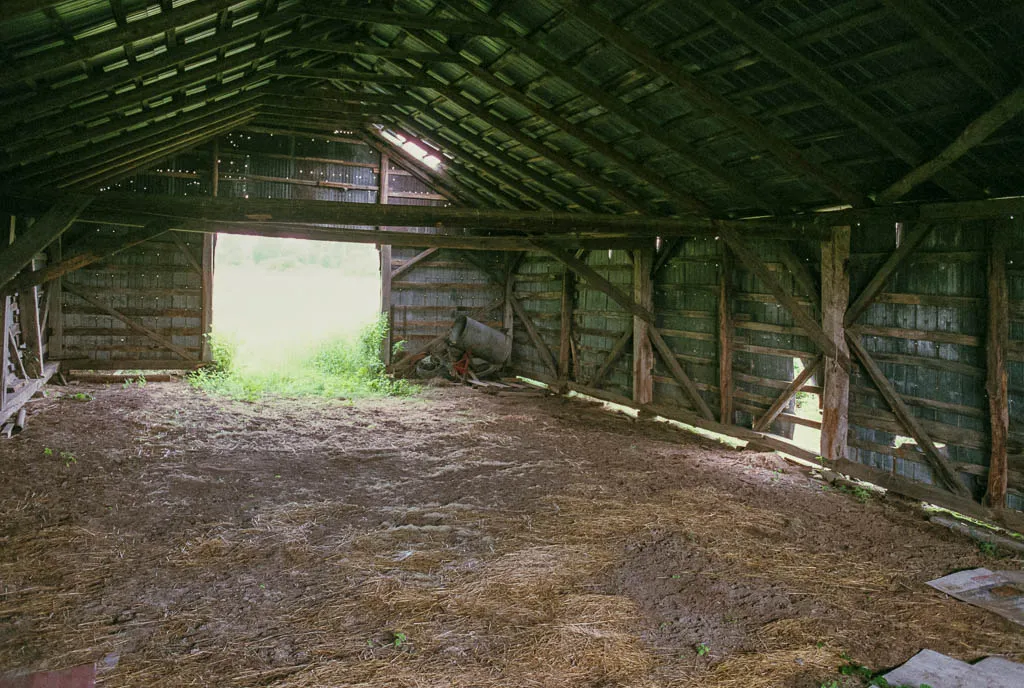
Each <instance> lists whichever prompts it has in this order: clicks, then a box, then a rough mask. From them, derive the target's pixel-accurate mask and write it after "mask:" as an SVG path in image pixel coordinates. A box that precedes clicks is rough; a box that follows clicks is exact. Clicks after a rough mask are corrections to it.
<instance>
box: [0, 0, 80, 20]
mask: <svg viewBox="0 0 1024 688" xmlns="http://www.w3.org/2000/svg"><path fill="white" fill-rule="evenodd" d="M61 2H64V0H4V3H3V4H2V5H0V22H5V21H10V20H11V19H16V18H17V17H20V16H21V15H23V14H28V13H29V12H36V11H38V10H45V9H49V8H51V7H54V6H55V5H59V4H60V3H61Z"/></svg>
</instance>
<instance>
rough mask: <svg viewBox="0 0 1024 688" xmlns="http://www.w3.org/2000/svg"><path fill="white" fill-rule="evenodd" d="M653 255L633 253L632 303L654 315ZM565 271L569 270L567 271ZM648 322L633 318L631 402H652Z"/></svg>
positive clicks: (642, 252) (651, 350)
mask: <svg viewBox="0 0 1024 688" xmlns="http://www.w3.org/2000/svg"><path fill="white" fill-rule="evenodd" d="M653 262H654V253H653V251H652V250H651V249H638V250H636V251H633V300H634V301H635V302H636V303H637V304H639V305H640V306H641V307H642V308H645V309H647V310H648V311H651V312H652V313H653V312H654V289H653V284H652V280H651V270H652V267H653V265H652V264H653ZM567 269H568V268H567ZM649 330H650V323H649V322H648V321H647V320H645V319H644V318H641V317H639V316H636V315H634V316H633V402H634V403H636V404H650V403H651V402H652V401H654V380H653V379H652V377H651V373H652V371H653V370H654V349H653V348H652V347H651V339H650V335H649Z"/></svg>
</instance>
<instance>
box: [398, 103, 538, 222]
mask: <svg viewBox="0 0 1024 688" xmlns="http://www.w3.org/2000/svg"><path fill="white" fill-rule="evenodd" d="M387 119H388V120H389V121H393V122H394V123H396V124H397V125H400V126H401V127H402V128H403V129H404V130H405V131H408V132H410V133H413V134H421V133H422V130H423V129H424V128H426V125H424V124H422V123H420V122H418V121H415V120H413V119H412V118H411V117H409V116H406V115H404V114H402V113H398V112H396V114H395V115H394V116H391V117H388V118H387ZM436 133H437V132H436V130H434V131H431V134H434V135H435V136H436ZM452 135H453V134H451V133H449V134H448V136H449V137H450V136H452ZM461 138H462V139H463V141H465V137H461ZM484 143H485V142H484V141H483V140H482V139H480V140H478V141H474V144H475V145H477V146H478V147H479V148H480V150H481V151H483V155H484V157H483V158H481V157H480V156H479V155H476V154H475V153H473V151H471V150H469V149H467V148H466V147H465V145H464V144H463V145H458V144H452V145H454V146H455V147H456V151H455V152H457V153H458V154H459V155H458V156H457V157H455V159H454V160H452V161H451V162H450V165H451V166H452V168H453V169H455V170H456V172H457V173H458V174H459V175H460V176H467V175H468V176H471V177H474V178H476V179H480V180H481V182H486V178H485V177H484V175H487V176H490V177H491V178H493V179H494V180H495V182H496V183H497V184H496V185H497V186H498V191H500V192H501V193H503V194H504V195H505V196H506V197H508V198H512V196H511V195H510V194H509V193H508V191H506V189H508V190H511V191H514V192H515V193H516V194H517V203H516V206H515V207H519V208H523V207H525V206H524V201H526V200H530V201H532V203H533V204H534V206H537V207H539V208H540V209H541V210H554V209H556V208H557V207H558V206H557V205H556V204H554V203H553V202H551V201H550V200H549V199H548V197H547V193H542V192H539V191H537V190H534V189H530V188H528V187H527V186H525V182H524V181H523V180H522V179H521V178H520V179H517V178H515V177H513V176H512V175H511V174H509V173H508V172H505V171H504V170H502V169H501V168H500V167H499V164H498V163H497V162H495V160H500V159H502V158H495V159H488V158H487V157H486V155H487V149H486V146H483V145H481V144H484ZM504 156H507V154H504ZM514 164H515V163H514ZM478 165H479V166H480V167H477V166H478ZM510 169H515V170H517V173H518V172H519V168H518V165H517V166H516V167H510ZM534 181H535V183H537V182H536V180H534ZM502 187H505V188H502ZM542 188H545V187H543V186H542Z"/></svg>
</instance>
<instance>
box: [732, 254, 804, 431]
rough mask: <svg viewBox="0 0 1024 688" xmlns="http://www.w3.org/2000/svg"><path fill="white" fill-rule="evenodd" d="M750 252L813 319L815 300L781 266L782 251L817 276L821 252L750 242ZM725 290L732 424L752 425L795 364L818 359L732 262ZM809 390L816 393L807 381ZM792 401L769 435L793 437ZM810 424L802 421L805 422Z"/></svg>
mask: <svg viewBox="0 0 1024 688" xmlns="http://www.w3.org/2000/svg"><path fill="white" fill-rule="evenodd" d="M753 243H754V246H753V249H754V250H755V251H756V253H757V255H759V256H760V257H761V258H762V260H763V261H764V263H765V265H766V266H767V267H768V269H769V270H770V271H771V273H772V276H773V277H774V278H775V279H776V280H777V281H778V282H779V284H780V285H781V286H782V288H783V289H784V290H785V291H786V293H788V294H791V295H793V296H794V297H796V300H797V302H798V303H800V305H801V306H803V307H804V308H807V309H808V310H809V311H810V312H812V313H813V314H814V316H815V317H816V318H820V313H819V312H818V311H817V309H816V306H815V299H814V298H813V296H812V295H811V294H809V293H808V290H807V289H806V288H803V287H801V286H800V285H799V284H798V283H797V280H796V279H795V278H794V275H793V273H792V271H791V270H790V268H789V267H788V266H787V264H786V262H785V261H784V260H783V252H787V253H788V254H790V255H791V256H794V257H795V258H797V259H799V260H801V261H802V262H804V264H805V265H807V267H808V270H809V271H810V272H811V273H817V272H818V262H819V261H820V253H821V251H820V249H819V248H818V246H817V244H814V245H813V246H811V245H810V244H807V243H803V242H772V241H765V240H760V241H755V242H753ZM732 266H733V267H732V269H731V273H732V274H731V275H730V276H729V277H728V279H730V284H731V286H732V289H731V290H730V292H731V295H732V298H731V301H732V307H733V312H732V321H733V323H734V336H733V350H734V354H733V371H734V372H733V376H734V379H735V382H734V385H735V389H734V393H733V396H734V399H735V401H734V404H733V405H734V407H735V408H736V418H735V422H736V423H737V424H738V425H742V426H743V427H751V426H752V424H753V423H754V422H755V421H756V419H757V418H759V417H760V416H761V415H762V414H763V413H764V412H765V411H766V410H767V409H768V408H769V407H770V406H771V405H772V403H773V402H774V401H775V399H776V397H778V395H779V393H780V392H781V391H782V390H783V389H785V388H786V386H787V385H788V383H789V382H791V381H792V380H793V378H794V375H795V364H797V363H798V362H799V364H800V367H801V368H802V367H804V366H806V365H809V364H810V363H811V361H812V360H813V358H814V357H815V356H816V355H817V351H818V350H817V347H816V346H815V345H814V344H813V343H812V342H811V341H810V340H809V339H808V338H807V336H806V334H805V332H804V331H803V329H802V328H801V327H800V326H799V325H798V324H797V323H796V322H794V319H793V315H792V313H791V312H790V311H789V310H788V309H787V308H786V307H785V306H783V305H782V304H780V303H779V302H778V300H777V299H776V298H775V296H774V295H772V293H771V290H770V289H769V288H768V287H766V286H765V285H764V284H763V283H762V281H761V280H760V279H758V277H757V276H756V275H755V274H754V273H753V272H751V271H750V269H749V268H747V267H746V266H744V265H743V263H742V262H740V261H738V260H733V261H732ZM810 386H811V387H815V389H811V390H805V391H809V392H810V393H815V392H816V391H817V389H816V386H815V385H814V380H813V379H812V381H811V383H810ZM794 411H795V403H794V401H793V400H791V401H790V402H789V403H787V404H786V406H785V408H784V410H783V413H782V414H780V416H779V419H778V420H776V421H775V422H773V423H772V424H771V426H770V429H771V432H773V433H775V434H777V435H781V436H784V437H789V438H791V437H793V424H792V422H791V421H790V420H787V418H790V419H791V418H793V417H794ZM807 422H810V423H812V424H813V421H805V424H806V423H807Z"/></svg>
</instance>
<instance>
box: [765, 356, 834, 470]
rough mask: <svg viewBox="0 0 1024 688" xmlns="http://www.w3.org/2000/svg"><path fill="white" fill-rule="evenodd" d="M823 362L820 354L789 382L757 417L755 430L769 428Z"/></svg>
mask: <svg viewBox="0 0 1024 688" xmlns="http://www.w3.org/2000/svg"><path fill="white" fill-rule="evenodd" d="M821 363H822V357H821V356H818V357H817V358H815V359H814V361H813V362H812V363H811V364H810V365H808V366H806V367H805V368H804V369H803V370H802V371H800V374H799V375H797V376H796V378H795V379H794V380H793V381H792V382H790V383H789V385H788V386H787V387H786V389H784V390H782V394H780V395H779V396H778V398H777V399H776V400H775V401H774V402H773V403H772V405H771V406H770V407H769V408H768V410H767V411H765V412H764V415H762V416H761V417H760V418H758V419H757V421H756V422H755V423H754V430H757V431H759V432H761V431H764V430H767V429H768V428H769V427H770V426H771V424H772V423H773V422H774V421H775V419H776V418H778V417H779V415H780V414H781V413H782V410H783V409H784V408H786V404H788V403H789V400H790V399H792V398H793V396H794V395H795V394H796V393H797V392H799V391H800V389H801V388H802V387H803V386H804V385H805V384H806V383H807V381H808V380H810V379H811V376H812V375H814V373H816V372H817V370H818V367H819V366H820V365H821ZM820 425H824V423H821V424H820ZM822 456H824V454H822Z"/></svg>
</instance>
